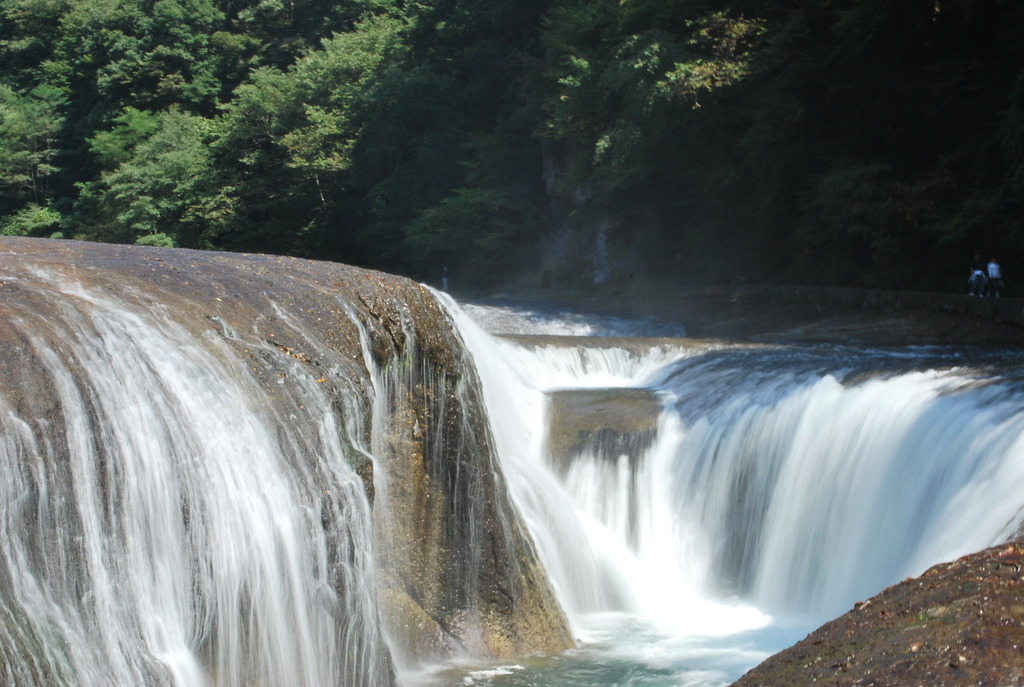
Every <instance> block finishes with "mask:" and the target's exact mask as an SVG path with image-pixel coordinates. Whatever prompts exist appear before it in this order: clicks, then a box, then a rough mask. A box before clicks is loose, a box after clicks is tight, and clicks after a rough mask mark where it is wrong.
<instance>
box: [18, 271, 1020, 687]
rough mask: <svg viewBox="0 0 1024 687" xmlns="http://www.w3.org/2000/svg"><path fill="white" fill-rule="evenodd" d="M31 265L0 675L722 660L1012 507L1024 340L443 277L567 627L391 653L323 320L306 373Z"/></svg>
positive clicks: (580, 671) (262, 675) (708, 671)
mask: <svg viewBox="0 0 1024 687" xmlns="http://www.w3.org/2000/svg"><path fill="white" fill-rule="evenodd" d="M15 279H16V277H13V276H11V275H6V274H5V276H4V280H6V281H7V282H12V281H14V280H15ZM33 280H37V281H38V282H39V283H40V284H42V286H41V287H40V288H39V290H38V293H36V294H35V295H34V296H33V298H36V299H40V300H39V301H37V302H42V301H45V302H46V307H45V308H42V309H38V310H37V309H36V308H35V307H33V306H30V305H28V304H26V305H24V306H22V305H20V301H16V300H14V299H11V300H10V302H9V303H6V304H5V305H6V306H7V309H6V310H5V313H7V314H9V318H8V321H7V322H6V325H7V326H8V331H7V332H6V333H5V334H6V336H5V337H4V338H3V339H2V342H3V345H4V346H7V347H10V348H7V349H5V352H6V353H8V354H11V355H12V356H13V355H14V354H15V353H16V354H17V357H16V358H12V359H17V360H21V361H30V363H31V365H30V368H29V369H25V370H22V371H20V377H19V378H22V379H24V380H25V384H26V389H27V391H25V392H24V393H22V394H21V395H18V394H16V393H8V392H9V391H10V390H8V389H0V532H2V535H3V536H2V539H0V683H3V684H12V685H47V686H50V685H118V686H120V685H132V686H135V685H175V686H178V687H193V686H199V687H203V686H206V685H217V686H218V687H224V686H227V685H239V686H240V685H263V686H269V685H274V686H275V687H278V686H280V687H284V686H290V685H295V686H308V687H320V686H325V685H337V684H342V685H346V687H347V686H350V685H352V686H355V685H359V686H361V685H367V686H369V685H389V684H391V683H392V678H393V667H392V666H393V664H394V663H398V664H399V667H400V668H401V669H403V670H407V671H409V672H405V673H403V674H402V675H401V676H400V679H401V680H402V682H403V683H404V684H405V685H407V686H414V685H418V684H423V685H432V686H434V685H494V686H498V685H524V686H525V685H539V686H551V687H555V686H557V687H577V686H578V687H583V686H587V687H600V686H601V685H632V686H636V687H678V686H682V685H687V686H691V685H692V686H694V687H697V686H700V687H710V686H712V685H723V684H726V683H728V682H730V681H732V680H733V679H735V678H737V677H738V676H739V675H741V674H742V673H743V672H744V671H745V670H747V669H749V668H750V667H752V666H753V665H755V664H756V663H757V662H759V661H760V660H761V659H763V658H764V657H766V656H767V655H769V654H770V653H772V652H774V651H777V650H779V649H781V648H783V647H785V646H787V645H789V644H791V643H792V642H793V641H795V640H796V639H799V638H800V637H801V636H803V634H805V633H806V632H807V631H808V630H809V629H811V628H813V627H815V626H816V625H818V624H820V623H821V622H822V621H824V620H827V619H828V618H831V617H834V616H835V615H836V614H838V613H842V612H843V611H845V610H846V609H848V608H849V607H851V606H852V604H853V603H854V602H855V601H857V600H859V599H862V598H864V597H866V596H869V595H872V594H874V593H876V592H878V591H879V590H881V589H882V588H883V587H884V586H886V585H888V584H890V583H892V582H894V581H896V580H899V579H901V578H902V577H905V576H907V575H913V574H917V573H920V572H922V571H923V570H924V569H925V568H926V567H927V566H929V565H930V564H933V563H936V562H939V561H942V560H948V559H950V558H953V557H955V556H957V555H960V554H962V553H966V552H970V551H974V550H977V549H980V548H982V547H984V546H986V545H988V544H992V543H994V542H997V541H999V540H1001V539H1003V538H1005V537H1007V536H1010V535H1012V534H1013V533H1014V532H1015V531H1016V530H1017V527H1018V525H1019V523H1020V520H1021V513H1020V507H1021V504H1022V499H1021V498H1020V496H1019V494H1018V493H1017V492H1018V491H1019V490H1017V489H1015V485H1018V484H1020V483H1021V480H1022V478H1024V474H1022V473H1024V404H1022V402H1021V401H1022V400H1024V399H1022V396H1024V374H1022V373H1021V372H1020V371H1019V370H1020V369H1021V366H1020V362H1021V357H1020V356H1019V355H1017V354H1011V353H1001V354H996V353H984V352H982V351H977V350H964V351H955V350H942V349H902V350H867V349H857V348H850V347H839V346H808V347H778V346H776V347H771V346H757V347H755V346H738V345H726V344H722V343H700V342H693V341H688V340H683V339H670V338H664V337H673V336H680V335H681V334H683V330H682V328H681V327H680V326H679V325H675V324H671V323H661V322H655V321H652V320H630V319H613V318H593V317H582V316H579V315H576V314H573V313H567V312H554V313H546V314H545V313H541V314H538V313H530V312H525V311H524V310H523V309H521V308H493V307H480V306H467V307H466V308H465V309H461V308H459V307H458V306H456V305H455V304H454V303H450V304H449V305H450V307H451V308H452V313H453V318H454V319H455V320H456V322H457V325H458V328H459V332H460V334H461V336H462V338H463V339H464V341H465V342H466V344H467V346H468V348H469V351H470V353H471V354H472V357H473V359H474V360H475V364H476V366H477V367H478V374H479V377H480V380H481V382H482V384H483V396H484V400H485V403H486V406H487V414H488V417H489V421H490V424H491V429H492V432H493V434H494V440H495V445H496V447H497V449H498V452H499V455H500V460H501V468H502V471H503V472H504V473H505V480H506V481H507V483H508V485H509V488H510V490H511V492H512V497H513V500H514V503H515V506H516V508H517V509H518V512H519V514H520V516H521V517H522V519H523V522H524V523H525V525H526V527H527V529H528V531H529V533H530V535H531V537H532V539H533V541H534V543H535V545H536V547H537V550H538V552H539V554H540V557H541V560H542V563H543V565H544V567H545V569H546V571H547V573H548V575H549V576H550V578H551V580H552V582H553V585H554V587H555V590H556V593H557V595H558V599H559V602H560V603H561V604H562V606H563V607H564V609H565V611H566V613H567V615H568V617H569V619H570V622H571V625H572V630H573V632H574V634H575V636H576V637H577V638H578V643H579V648H577V649H574V650H571V651H568V652H564V653H562V654H558V655H552V656H538V657H533V658H530V659H524V660H521V661H516V662H509V663H502V664H493V663H492V664H488V663H484V662H481V661H479V660H476V661H474V660H473V659H472V658H471V657H467V658H465V659H464V660H462V661H460V662H458V663H455V664H451V663H450V664H447V665H445V666H441V667H437V668H436V669H432V670H429V671H425V672H424V671H420V672H415V671H416V670H417V669H416V668H415V667H412V666H408V665H405V664H403V663H402V662H401V661H400V660H396V657H394V656H393V653H394V649H392V647H391V642H390V641H389V639H388V637H387V630H386V629H384V627H382V623H381V622H380V618H379V611H378V607H377V603H376V599H375V595H376V589H377V586H378V584H379V579H378V577H377V573H378V571H376V570H375V563H374V559H375V556H374V553H375V552H374V543H373V522H372V516H371V506H370V504H369V502H368V498H367V495H366V490H365V488H364V484H363V482H362V480H361V479H360V477H359V476H358V475H357V474H356V473H355V472H354V470H353V469H352V468H351V467H349V466H350V464H352V461H351V458H352V456H353V455H360V456H372V455H373V453H374V450H375V449H374V446H375V439H374V437H373V436H366V434H367V431H369V432H370V433H371V434H372V433H373V430H372V428H373V427H374V426H375V423H369V424H370V427H371V429H370V430H366V429H365V427H366V426H367V423H365V422H363V421H362V415H363V414H364V413H365V412H366V408H365V406H364V405H361V403H360V402H359V399H360V398H362V397H361V396H360V394H370V395H372V394H374V393H376V394H377V395H378V396H380V395H381V394H380V392H379V390H366V389H361V390H360V389H356V388H355V387H353V388H352V389H351V394H349V395H348V396H350V397H347V396H346V393H347V392H345V391H344V389H342V391H340V392H337V394H336V395H335V396H329V395H328V392H327V391H325V385H322V384H320V382H323V381H324V379H325V377H324V376H330V377H331V378H332V379H336V380H342V381H339V382H337V383H338V384H340V385H341V386H342V387H344V380H346V379H350V378H353V376H352V375H351V374H349V372H348V371H347V369H348V368H345V367H344V365H345V364H347V363H345V362H344V361H341V360H335V361H333V362H332V359H331V358H330V352H329V350H328V349H329V347H328V346H326V345H324V346H322V347H321V349H320V350H319V351H318V354H317V355H318V356H320V357H321V358H322V360H323V361H326V362H323V365H324V367H322V368H317V369H316V370H315V371H313V369H312V368H311V367H310V365H309V364H308V363H307V362H303V361H302V360H300V359H298V358H297V357H296V355H293V353H294V351H291V349H288V348H284V349H282V348H281V346H280V345H273V344H271V343H266V342H260V341H256V340H252V341H250V342H249V343H245V344H242V343H240V340H239V338H238V336H237V334H236V333H235V332H232V331H231V330H230V328H228V327H226V326H223V324H222V323H218V322H217V321H216V320H211V327H212V328H211V329H209V330H203V332H204V333H202V334H197V333H196V331H187V330H186V329H184V328H183V327H182V326H180V325H179V324H176V321H175V319H174V318H173V316H172V315H173V314H172V313H169V312H167V311H166V310H165V309H164V308H163V307H162V306H160V305H159V304H156V303H150V304H149V305H144V303H145V298H143V297H142V296H140V295H138V294H136V295H133V296H131V297H130V298H128V297H126V298H116V297H114V296H113V295H111V293H109V290H91V291H90V290H88V289H85V288H83V287H81V286H79V285H76V283H75V282H74V281H73V280H67V279H63V278H57V277H52V278H51V277H50V276H47V275H46V274H37V275H35V276H34V277H33ZM44 311H45V312H46V313H47V315H46V316H43V315H41V314H40V313H41V312H44ZM276 317H277V318H278V321H279V322H280V323H281V326H282V327H286V326H287V323H288V321H289V320H288V314H287V312H285V311H284V310H281V311H280V312H278V313H277V314H276ZM354 326H358V325H354ZM296 327H297V325H296ZM485 329H489V330H491V332H499V333H504V334H511V335H513V336H506V337H495V336H493V335H492V334H491V333H487V332H486V331H485ZM292 333H293V334H294V338H295V339H296V340H299V339H300V338H301V337H303V336H305V337H307V340H308V337H309V336H310V335H309V333H308V332H301V331H298V330H297V329H296V330H295V331H293V332H292ZM639 336H655V337H662V338H657V339H642V338H637V337H639ZM310 345H314V344H313V343H310ZM318 345H319V344H318ZM282 351H285V352H282ZM372 358H373V355H372V353H371V352H370V351H367V352H366V361H365V362H366V366H367V367H369V368H372V367H373V362H372ZM257 363H258V364H257ZM3 364H7V363H6V362H4V363H3ZM5 369H6V368H5ZM8 372H10V371H9V370H8ZM318 375H324V376H321V377H320V378H317V376H318ZM379 375H380V371H375V372H374V376H373V379H374V380H376V379H378V376H379ZM14 377H18V375H17V374H13V375H12V374H9V375H8V378H14ZM354 383H355V382H353V384H354ZM380 403H381V398H377V399H376V400H375V401H374V410H375V412H379V413H387V412H388V409H387V408H381V407H379V406H380ZM376 440H377V441H379V440H380V437H377V439H376ZM397 658H398V659H400V658H401V657H397Z"/></svg>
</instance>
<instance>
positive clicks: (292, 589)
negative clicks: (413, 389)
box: [0, 277, 391, 687]
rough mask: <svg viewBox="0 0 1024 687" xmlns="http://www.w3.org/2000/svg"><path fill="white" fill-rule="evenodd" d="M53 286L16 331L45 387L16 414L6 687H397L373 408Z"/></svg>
mask: <svg viewBox="0 0 1024 687" xmlns="http://www.w3.org/2000/svg"><path fill="white" fill-rule="evenodd" d="M45 279H46V281H48V282H49V289H48V291H46V292H45V293H46V298H47V300H48V301H49V304H50V305H51V306H52V308H51V309H48V310H47V311H45V312H48V313H49V314H47V315H43V314H37V312H36V310H35V309H33V308H30V307H22V308H19V309H18V313H17V315H16V316H15V317H14V318H13V319H12V320H11V321H10V322H9V323H8V326H9V327H10V328H11V333H13V336H14V338H16V340H17V346H16V349H15V350H12V349H11V348H8V349H7V352H8V353H12V354H13V353H17V354H18V355H16V356H12V359H13V360H18V361H22V362H24V361H31V365H30V366H26V369H25V370H23V371H22V374H23V375H24V377H25V379H26V380H27V383H28V384H30V385H34V387H35V389H36V391H38V392H39V393H37V394H35V395H32V391H31V389H30V391H29V392H28V393H27V394H26V395H25V396H23V397H20V398H18V397H15V398H10V397H8V398H0V423H2V428H3V429H2V436H3V442H2V444H0V527H2V532H3V536H2V537H0V666H2V669H3V670H4V671H5V672H6V675H5V678H6V679H5V680H4V682H5V683H6V684H18V685H32V684H39V685H42V684H46V685H61V684H64V685H101V684H116V685H147V684H174V685H182V686H184V685H188V686H190V687H191V686H197V685H206V684H210V685H218V686H221V685H250V684H260V685H296V686H298V685H309V686H310V687H313V686H321V685H326V684H338V683H339V682H340V683H342V684H346V685H375V684H390V682H391V671H390V667H389V666H390V663H389V656H388V649H387V647H386V645H385V644H384V641H383V639H382V635H381V630H380V627H379V622H378V620H377V615H376V609H375V605H374V592H375V583H374V579H373V574H374V573H373V566H372V560H371V559H372V556H371V553H372V551H371V523H370V507H369V503H368V501H367V498H366V495H365V489H364V486H363V482H362V480H361V479H360V478H359V476H358V475H356V473H355V472H354V471H353V470H352V468H351V467H349V461H348V460H347V454H349V453H350V452H352V451H353V450H354V451H361V450H365V446H364V442H365V440H364V438H363V437H361V436H360V432H359V431H358V423H355V422H349V423H348V424H347V426H345V423H347V422H348V421H347V420H346V417H347V418H349V419H351V418H353V417H355V416H356V415H357V413H358V412H359V409H358V407H357V406H356V405H354V404H353V405H352V407H350V408H347V409H345V410H343V412H341V413H339V412H337V407H336V406H337V404H336V401H335V400H334V399H331V398H328V396H327V394H326V392H325V391H324V389H323V388H322V385H319V384H317V383H316V381H315V380H313V379H310V378H309V376H308V375H301V374H296V371H295V370H294V369H291V366H290V365H289V364H288V362H287V361H289V360H290V359H289V358H288V357H287V356H282V355H280V354H278V355H277V356H276V357H277V358H279V359H283V360H284V361H285V362H284V363H283V364H282V366H280V367H279V368H278V369H277V373H276V374H275V375H274V377H275V379H274V381H273V382H271V384H272V387H273V388H271V389H270V390H269V391H270V394H271V395H270V396H269V397H268V388H267V380H265V379H259V378H258V377H257V376H256V374H255V373H253V372H252V370H253V369H255V368H254V367H253V366H252V364H251V363H252V359H253V358H254V357H255V356H266V357H268V358H270V357H271V351H273V348H272V347H271V346H270V345H269V344H267V345H266V349H267V350H263V351H260V350H252V349H245V352H244V353H243V352H240V351H239V349H238V348H236V347H235V346H232V345H230V343H229V340H230V339H231V337H232V333H231V332H230V331H226V330H222V331H221V333H220V335H215V334H209V335H207V336H205V337H203V338H197V337H196V336H195V335H194V334H193V333H191V332H188V331H186V330H184V329H183V328H182V327H181V326H180V325H177V324H175V322H174V321H173V320H171V319H170V318H169V317H168V316H167V313H166V312H162V311H161V309H160V308H159V307H156V308H154V309H152V310H140V309H137V308H132V307H129V306H128V305H126V303H125V302H122V301H120V300H115V299H113V298H109V297H107V296H105V295H102V294H100V293H98V292H96V291H90V290H87V289H85V288H83V287H81V286H79V285H77V284H75V283H69V282H67V281H64V280H63V279H58V278H56V277H53V278H50V277H46V278H45ZM37 305H38V304H37ZM12 307H16V304H12ZM54 313H56V314H58V315H56V316H55V315H54ZM275 352H276V351H275ZM291 363H294V365H295V366H296V367H298V366H301V364H300V363H298V362H297V361H295V360H291ZM286 381H287V383H285V382H286ZM44 391H47V392H51V393H43V392H44ZM352 398H353V399H355V398H356V396H355V394H353V395H352ZM45 404H52V407H48V406H46V405H45Z"/></svg>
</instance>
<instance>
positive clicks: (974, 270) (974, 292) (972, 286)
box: [967, 253, 988, 296]
mask: <svg viewBox="0 0 1024 687" xmlns="http://www.w3.org/2000/svg"><path fill="white" fill-rule="evenodd" d="M986 271H987V268H986V265H985V261H984V260H982V259H981V256H980V255H978V254H977V253H976V254H975V255H974V260H972V261H971V276H970V277H969V278H968V279H967V283H968V284H969V288H968V290H967V295H969V296H983V295H985V283H986V282H988V277H986V276H985V272H986Z"/></svg>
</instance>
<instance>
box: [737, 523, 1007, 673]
mask: <svg viewBox="0 0 1024 687" xmlns="http://www.w3.org/2000/svg"><path fill="white" fill-rule="evenodd" d="M1022 546H1024V543H1022V542H1021V541H1020V540H1017V541H1014V542H1010V543H1007V544H1004V545H1001V546H996V547H992V548H989V549H986V550H984V551H981V552H978V553H975V554H971V555H968V556H964V557H962V558H959V559H957V560H955V561H952V562H949V563H941V564H939V565H936V566H934V567H932V568H930V569H929V570H928V571H927V572H925V573H924V574H923V575H921V576H919V577H915V578H910V579H907V580H904V581H903V582H900V583H898V584H895V585H893V586H891V587H889V588H887V589H885V590H884V591H882V592H881V593H880V594H878V595H876V596H875V597H873V598H871V599H868V600H865V601H863V602H861V603H858V604H857V605H856V606H855V607H854V608H853V609H852V610H851V611H849V612H848V613H846V614H845V615H842V616H840V617H839V618H836V619H835V620H833V621H831V622H829V623H827V624H825V625H823V626H822V627H820V628H819V629H817V630H815V631H814V632H812V633H811V634H810V635H808V636H807V637H806V638H805V639H803V640H802V641H800V642H798V643H797V644H795V645H794V646H792V647H790V648H788V649H786V650H784V651H782V652H780V653H778V654H776V655H774V656H772V657H771V658H769V659H768V660H766V661H764V662H763V663H762V664H761V665H759V666H757V667H756V668H754V669H753V670H751V671H750V672H748V673H747V674H746V675H744V676H743V677H742V678H741V679H740V680H739V681H737V682H735V683H734V687H781V686H783V685H785V686H786V687H801V686H802V685H832V686H834V687H846V686H847V685H849V686H850V687H853V686H854V685H864V686H872V685H874V686H875V687H890V686H891V687H897V686H898V687H904V686H916V685H922V686H925V687H966V686H967V685H978V686H983V687H1009V686H1010V685H1020V684H1024V593H1022V592H1024V569H1022V566H1024V549H1022Z"/></svg>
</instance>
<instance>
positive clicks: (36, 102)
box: [0, 84, 66, 211]
mask: <svg viewBox="0 0 1024 687" xmlns="http://www.w3.org/2000/svg"><path fill="white" fill-rule="evenodd" d="M65 103H66V100H65V97H64V94H63V93H62V92H61V91H60V90H59V89H56V88H52V87H48V86H37V87H35V88H33V89H32V90H31V91H29V92H28V93H24V94H20V93H18V92H16V91H15V90H14V89H12V88H10V87H9V86H4V85H2V84H0V188H2V189H3V195H4V198H5V201H4V202H3V205H2V206H0V207H3V208H4V209H5V210H7V211H10V210H12V209H15V208H16V207H18V206H20V205H23V204H25V203H33V204H35V205H36V206H43V205H46V204H47V203H48V202H49V200H50V198H51V185H50V180H51V178H52V177H53V175H54V174H55V173H56V172H58V171H59V170H58V168H57V167H56V166H55V165H54V159H55V157H56V155H57V153H58V151H59V142H58V136H59V134H60V131H61V127H62V126H63V124H64V118H63V113H62V110H63V108H64V106H65Z"/></svg>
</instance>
